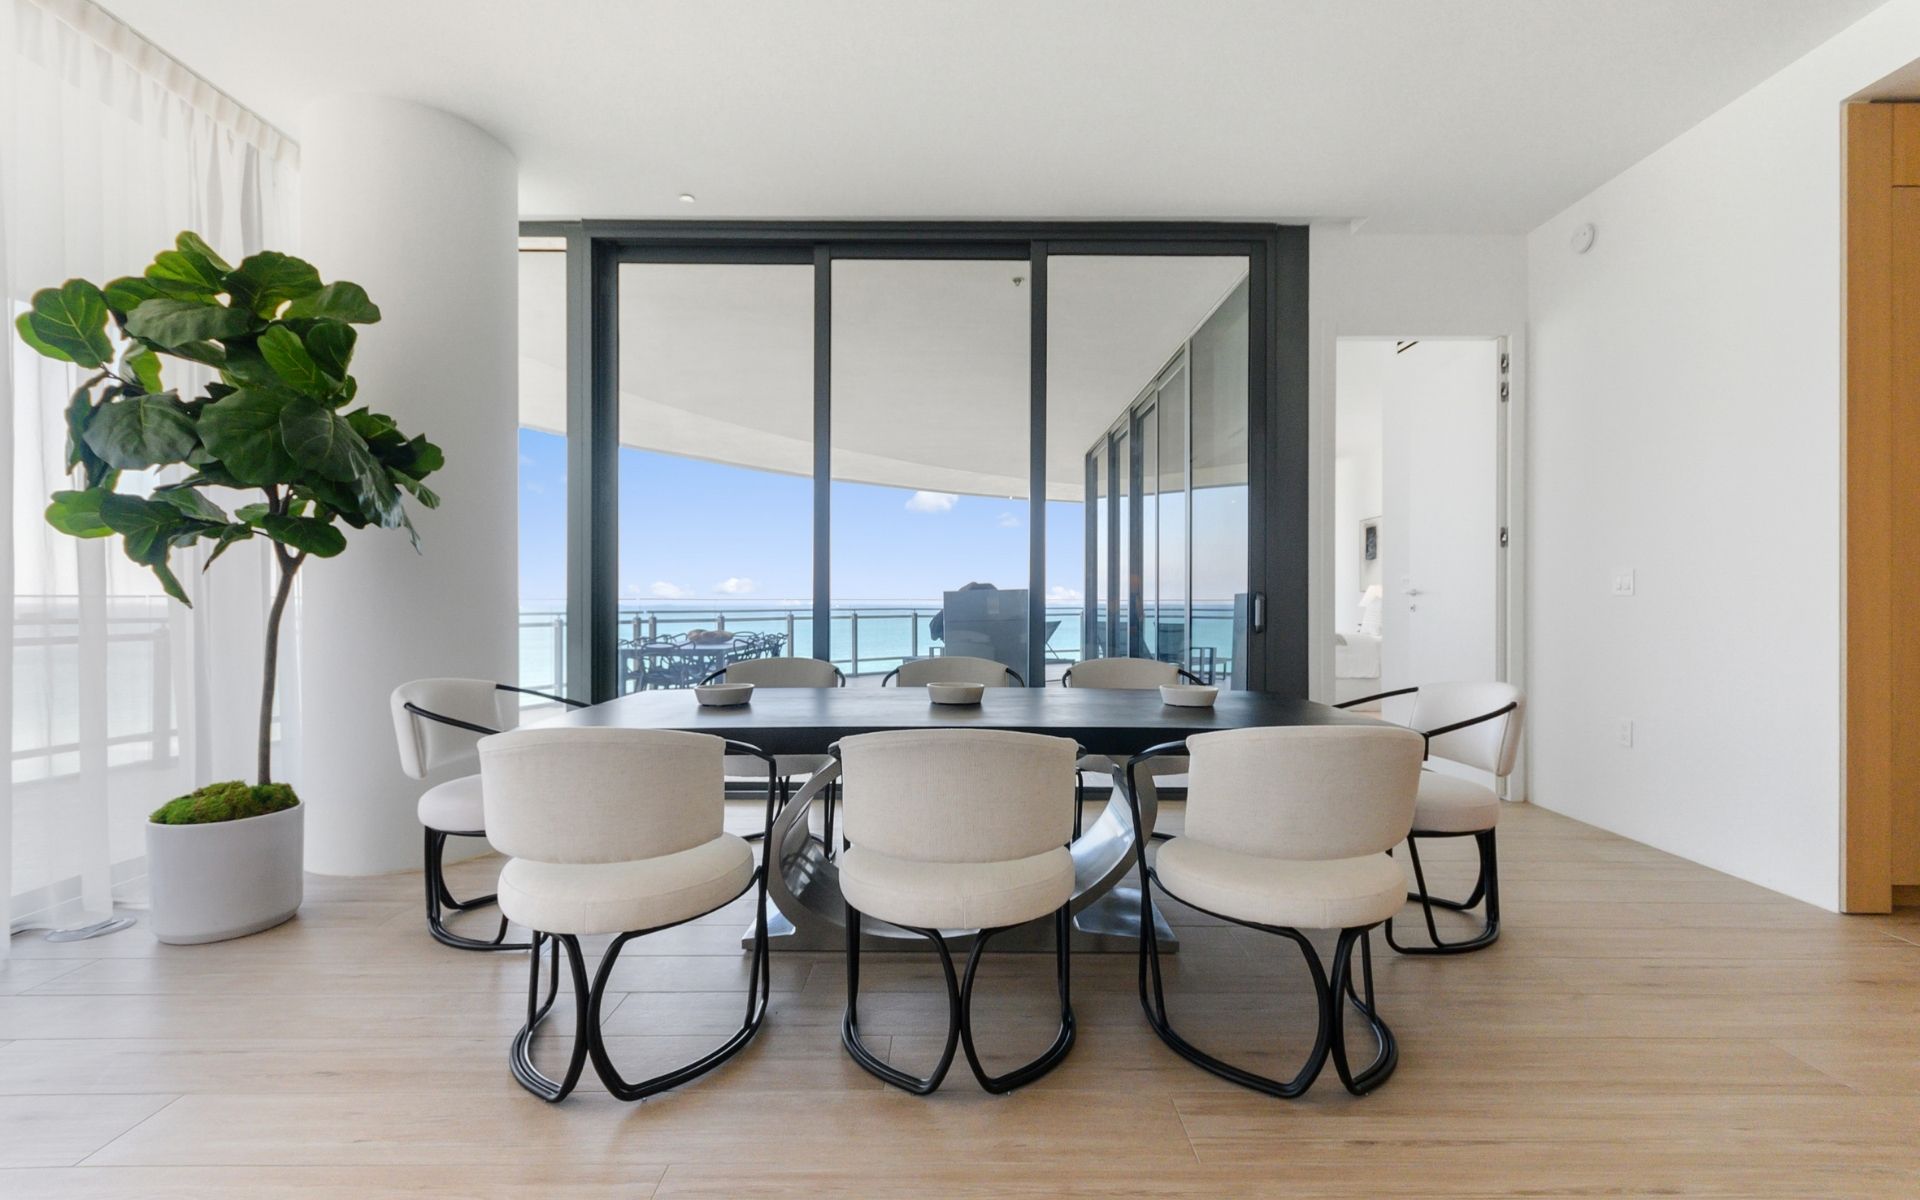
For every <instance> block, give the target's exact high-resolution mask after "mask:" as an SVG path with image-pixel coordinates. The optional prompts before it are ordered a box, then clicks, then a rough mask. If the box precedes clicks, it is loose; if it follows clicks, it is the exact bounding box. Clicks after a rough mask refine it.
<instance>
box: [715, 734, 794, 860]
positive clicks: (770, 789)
mask: <svg viewBox="0 0 1920 1200" xmlns="http://www.w3.org/2000/svg"><path fill="white" fill-rule="evenodd" d="M722 741H724V742H725V743H726V749H727V753H728V754H738V755H744V756H746V757H748V758H757V759H759V760H760V761H761V762H763V763H765V764H767V821H766V828H765V831H764V832H763V833H762V835H761V836H762V837H764V838H767V839H771V838H772V837H773V809H774V797H775V796H776V795H777V794H778V793H779V790H780V767H779V765H778V764H777V763H775V762H774V759H773V755H771V754H768V753H767V752H766V751H765V750H762V749H761V748H760V747H758V746H755V745H753V744H752V743H751V742H736V741H734V740H733V739H732V738H723V739H722ZM761 845H764V846H768V847H771V846H772V845H773V842H772V841H771V840H768V841H763V842H762V843H761Z"/></svg>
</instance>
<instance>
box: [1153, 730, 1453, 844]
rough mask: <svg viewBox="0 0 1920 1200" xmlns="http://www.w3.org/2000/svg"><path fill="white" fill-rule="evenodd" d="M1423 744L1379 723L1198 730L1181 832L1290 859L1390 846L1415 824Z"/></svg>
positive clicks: (1191, 746) (1190, 749)
mask: <svg viewBox="0 0 1920 1200" xmlns="http://www.w3.org/2000/svg"><path fill="white" fill-rule="evenodd" d="M1424 746H1425V743H1424V740H1423V739H1422V738H1421V737H1420V735H1419V734H1417V733H1415V732H1413V731H1412V730H1410V729H1402V728H1400V727H1398V726H1395V725H1386V724H1380V725H1300V726H1288V727H1284V728H1268V729H1231V730H1224V731H1222V732H1219V733H1202V734H1196V735H1194V736H1193V737H1190V738H1188V739H1187V753H1188V755H1189V756H1190V758H1191V762H1190V765H1189V766H1188V768H1187V823H1186V832H1185V833H1184V834H1183V835H1182V836H1184V837H1190V838H1193V839H1194V840H1195V841H1199V842H1205V843H1207V844H1208V845H1212V846H1219V847H1221V848H1223V849H1227V850H1238V851H1241V852H1242V853H1247V854H1261V855H1266V856H1269V857H1272V858H1282V859H1294V860H1301V859H1328V858H1357V857H1359V856H1361V855H1363V854H1378V853H1380V852H1382V851H1384V850H1389V849H1392V848H1393V846H1394V845H1395V844H1396V843H1398V842H1399V841H1400V840H1401V839H1402V838H1404V837H1406V836H1407V830H1409V829H1410V828H1412V826H1413V800H1414V793H1415V792H1416V791H1418V790H1419V786H1420V761H1421V753H1422V750H1423V749H1424Z"/></svg>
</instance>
